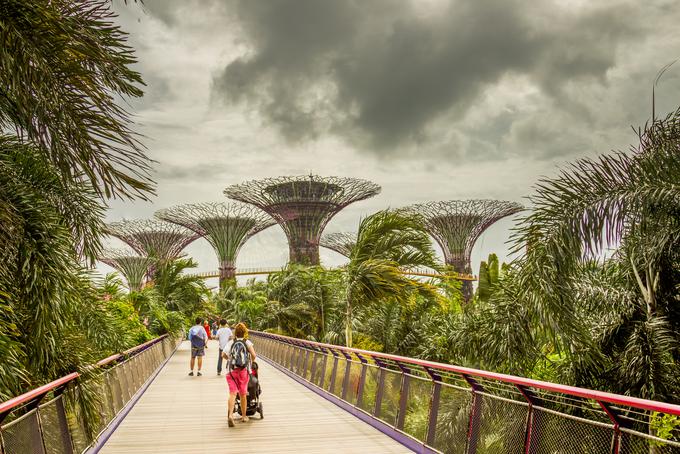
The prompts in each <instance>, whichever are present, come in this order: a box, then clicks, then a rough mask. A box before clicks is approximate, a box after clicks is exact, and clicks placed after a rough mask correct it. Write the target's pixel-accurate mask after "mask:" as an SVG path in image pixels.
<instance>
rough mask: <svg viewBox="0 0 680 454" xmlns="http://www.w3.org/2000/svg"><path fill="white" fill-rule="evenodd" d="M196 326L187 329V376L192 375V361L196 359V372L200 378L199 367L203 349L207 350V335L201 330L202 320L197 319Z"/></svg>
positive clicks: (201, 362) (201, 363) (203, 353)
mask: <svg viewBox="0 0 680 454" xmlns="http://www.w3.org/2000/svg"><path fill="white" fill-rule="evenodd" d="M195 322H196V324H195V325H194V326H192V327H191V328H190V329H189V342H190V343H191V372H189V375H190V376H192V377H193V375H194V361H195V360H196V357H198V372H197V373H196V375H197V376H199V377H200V376H201V375H203V374H201V367H202V366H203V356H204V355H205V349H206V348H208V334H207V333H206V332H205V328H203V319H202V318H200V317H197V318H196V320H195Z"/></svg>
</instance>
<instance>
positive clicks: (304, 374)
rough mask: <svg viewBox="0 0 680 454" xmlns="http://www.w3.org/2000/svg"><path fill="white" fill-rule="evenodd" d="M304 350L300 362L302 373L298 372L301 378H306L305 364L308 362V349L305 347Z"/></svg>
mask: <svg viewBox="0 0 680 454" xmlns="http://www.w3.org/2000/svg"><path fill="white" fill-rule="evenodd" d="M304 352H305V358H304V361H303V362H302V373H301V374H300V376H301V377H302V378H305V379H306V378H307V364H309V349H308V348H305V349H304Z"/></svg>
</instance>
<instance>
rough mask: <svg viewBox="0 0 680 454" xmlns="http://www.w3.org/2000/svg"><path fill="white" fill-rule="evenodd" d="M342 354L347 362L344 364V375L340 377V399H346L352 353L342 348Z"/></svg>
mask: <svg viewBox="0 0 680 454" xmlns="http://www.w3.org/2000/svg"><path fill="white" fill-rule="evenodd" d="M341 352H342V354H343V356H344V357H345V359H346V360H347V364H345V376H344V378H343V379H342V395H341V396H342V400H347V388H349V375H350V372H351V370H352V355H350V354H349V353H347V352H345V351H344V350H341Z"/></svg>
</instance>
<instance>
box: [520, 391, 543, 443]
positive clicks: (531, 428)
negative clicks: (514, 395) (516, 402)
mask: <svg viewBox="0 0 680 454" xmlns="http://www.w3.org/2000/svg"><path fill="white" fill-rule="evenodd" d="M515 386H516V387H517V389H518V390H519V392H520V393H522V396H524V398H525V399H526V401H527V403H528V404H529V410H528V412H527V423H526V430H525V433H524V454H529V453H530V452H531V446H532V442H533V440H534V437H535V436H536V424H535V421H534V406H536V405H538V404H539V403H540V401H539V400H538V397H536V395H535V394H534V393H533V392H531V390H529V389H528V388H527V387H525V386H522V385H515Z"/></svg>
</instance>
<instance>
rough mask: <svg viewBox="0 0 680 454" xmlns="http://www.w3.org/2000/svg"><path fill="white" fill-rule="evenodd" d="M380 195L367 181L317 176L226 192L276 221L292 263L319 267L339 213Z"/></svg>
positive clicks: (254, 184) (248, 184)
mask: <svg viewBox="0 0 680 454" xmlns="http://www.w3.org/2000/svg"><path fill="white" fill-rule="evenodd" d="M379 193H380V186H378V185H377V184H375V183H372V182H370V181H367V180H360V179H357V178H339V177H320V176H316V175H306V176H290V177H278V178H267V179H263V180H253V181H247V182H245V183H241V184H236V185H233V186H229V187H228V188H226V189H225V190H224V194H225V195H226V196H227V197H229V198H232V199H235V200H240V201H242V202H246V203H250V204H252V205H255V206H257V207H259V208H260V209H262V210H263V211H266V212H267V213H269V214H270V215H271V216H272V217H273V218H274V219H276V221H277V222H278V223H279V225H280V226H281V228H282V229H283V231H284V232H285V233H286V236H287V237H288V249H289V251H290V258H289V261H290V262H291V263H299V264H303V265H318V264H319V239H320V237H321V233H322V232H323V229H324V228H325V227H326V224H328V221H330V220H331V218H332V217H333V216H335V214H337V213H338V212H339V211H340V210H342V209H343V208H344V207H346V206H347V205H349V204H350V203H353V202H356V201H358V200H364V199H367V198H369V197H373V196H374V195H376V194H379Z"/></svg>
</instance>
